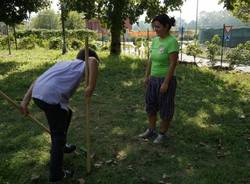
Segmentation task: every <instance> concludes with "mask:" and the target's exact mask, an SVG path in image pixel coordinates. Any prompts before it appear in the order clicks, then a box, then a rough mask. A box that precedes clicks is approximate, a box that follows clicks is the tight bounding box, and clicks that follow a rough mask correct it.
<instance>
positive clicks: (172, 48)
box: [168, 39, 179, 54]
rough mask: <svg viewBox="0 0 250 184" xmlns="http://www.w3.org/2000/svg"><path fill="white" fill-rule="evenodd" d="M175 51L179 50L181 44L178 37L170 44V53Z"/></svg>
mask: <svg viewBox="0 0 250 184" xmlns="http://www.w3.org/2000/svg"><path fill="white" fill-rule="evenodd" d="M173 52H179V44H178V42H177V40H176V39H172V40H171V42H170V43H169V45H168V54H170V53H173Z"/></svg>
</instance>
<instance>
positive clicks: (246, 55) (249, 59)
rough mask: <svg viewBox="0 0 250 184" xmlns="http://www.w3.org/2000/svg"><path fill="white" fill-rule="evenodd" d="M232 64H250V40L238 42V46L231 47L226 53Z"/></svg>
mask: <svg viewBox="0 0 250 184" xmlns="http://www.w3.org/2000/svg"><path fill="white" fill-rule="evenodd" d="M226 57H227V59H228V62H229V64H230V66H233V65H235V64H236V65H239V64H244V65H250V41H247V42H246V43H245V44H238V45H237V47H235V48H232V49H229V51H228V52H227V55H226Z"/></svg>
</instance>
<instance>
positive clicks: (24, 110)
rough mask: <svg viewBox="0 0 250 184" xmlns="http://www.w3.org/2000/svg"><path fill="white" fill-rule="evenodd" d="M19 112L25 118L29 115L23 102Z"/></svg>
mask: <svg viewBox="0 0 250 184" xmlns="http://www.w3.org/2000/svg"><path fill="white" fill-rule="evenodd" d="M19 110H20V112H21V113H22V114H23V115H25V116H27V115H28V114H29V110H28V105H27V103H26V102H24V101H22V102H21V104H20V109H19Z"/></svg>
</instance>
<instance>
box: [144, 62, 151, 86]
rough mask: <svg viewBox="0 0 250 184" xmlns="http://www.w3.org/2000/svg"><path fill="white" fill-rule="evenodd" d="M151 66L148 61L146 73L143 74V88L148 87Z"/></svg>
mask: <svg viewBox="0 0 250 184" xmlns="http://www.w3.org/2000/svg"><path fill="white" fill-rule="evenodd" d="M151 65H152V63H151V60H150V59H148V62H147V66H146V72H145V79H144V85H145V87H147V85H148V81H149V77H150V72H151Z"/></svg>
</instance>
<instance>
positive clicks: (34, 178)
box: [30, 174, 40, 182]
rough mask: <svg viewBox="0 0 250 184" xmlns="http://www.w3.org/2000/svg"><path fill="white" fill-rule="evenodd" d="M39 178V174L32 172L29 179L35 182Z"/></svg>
mask: <svg viewBox="0 0 250 184" xmlns="http://www.w3.org/2000/svg"><path fill="white" fill-rule="evenodd" d="M39 178H40V175H38V174H32V176H31V178H30V180H31V181H32V182H36V181H38V180H39Z"/></svg>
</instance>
